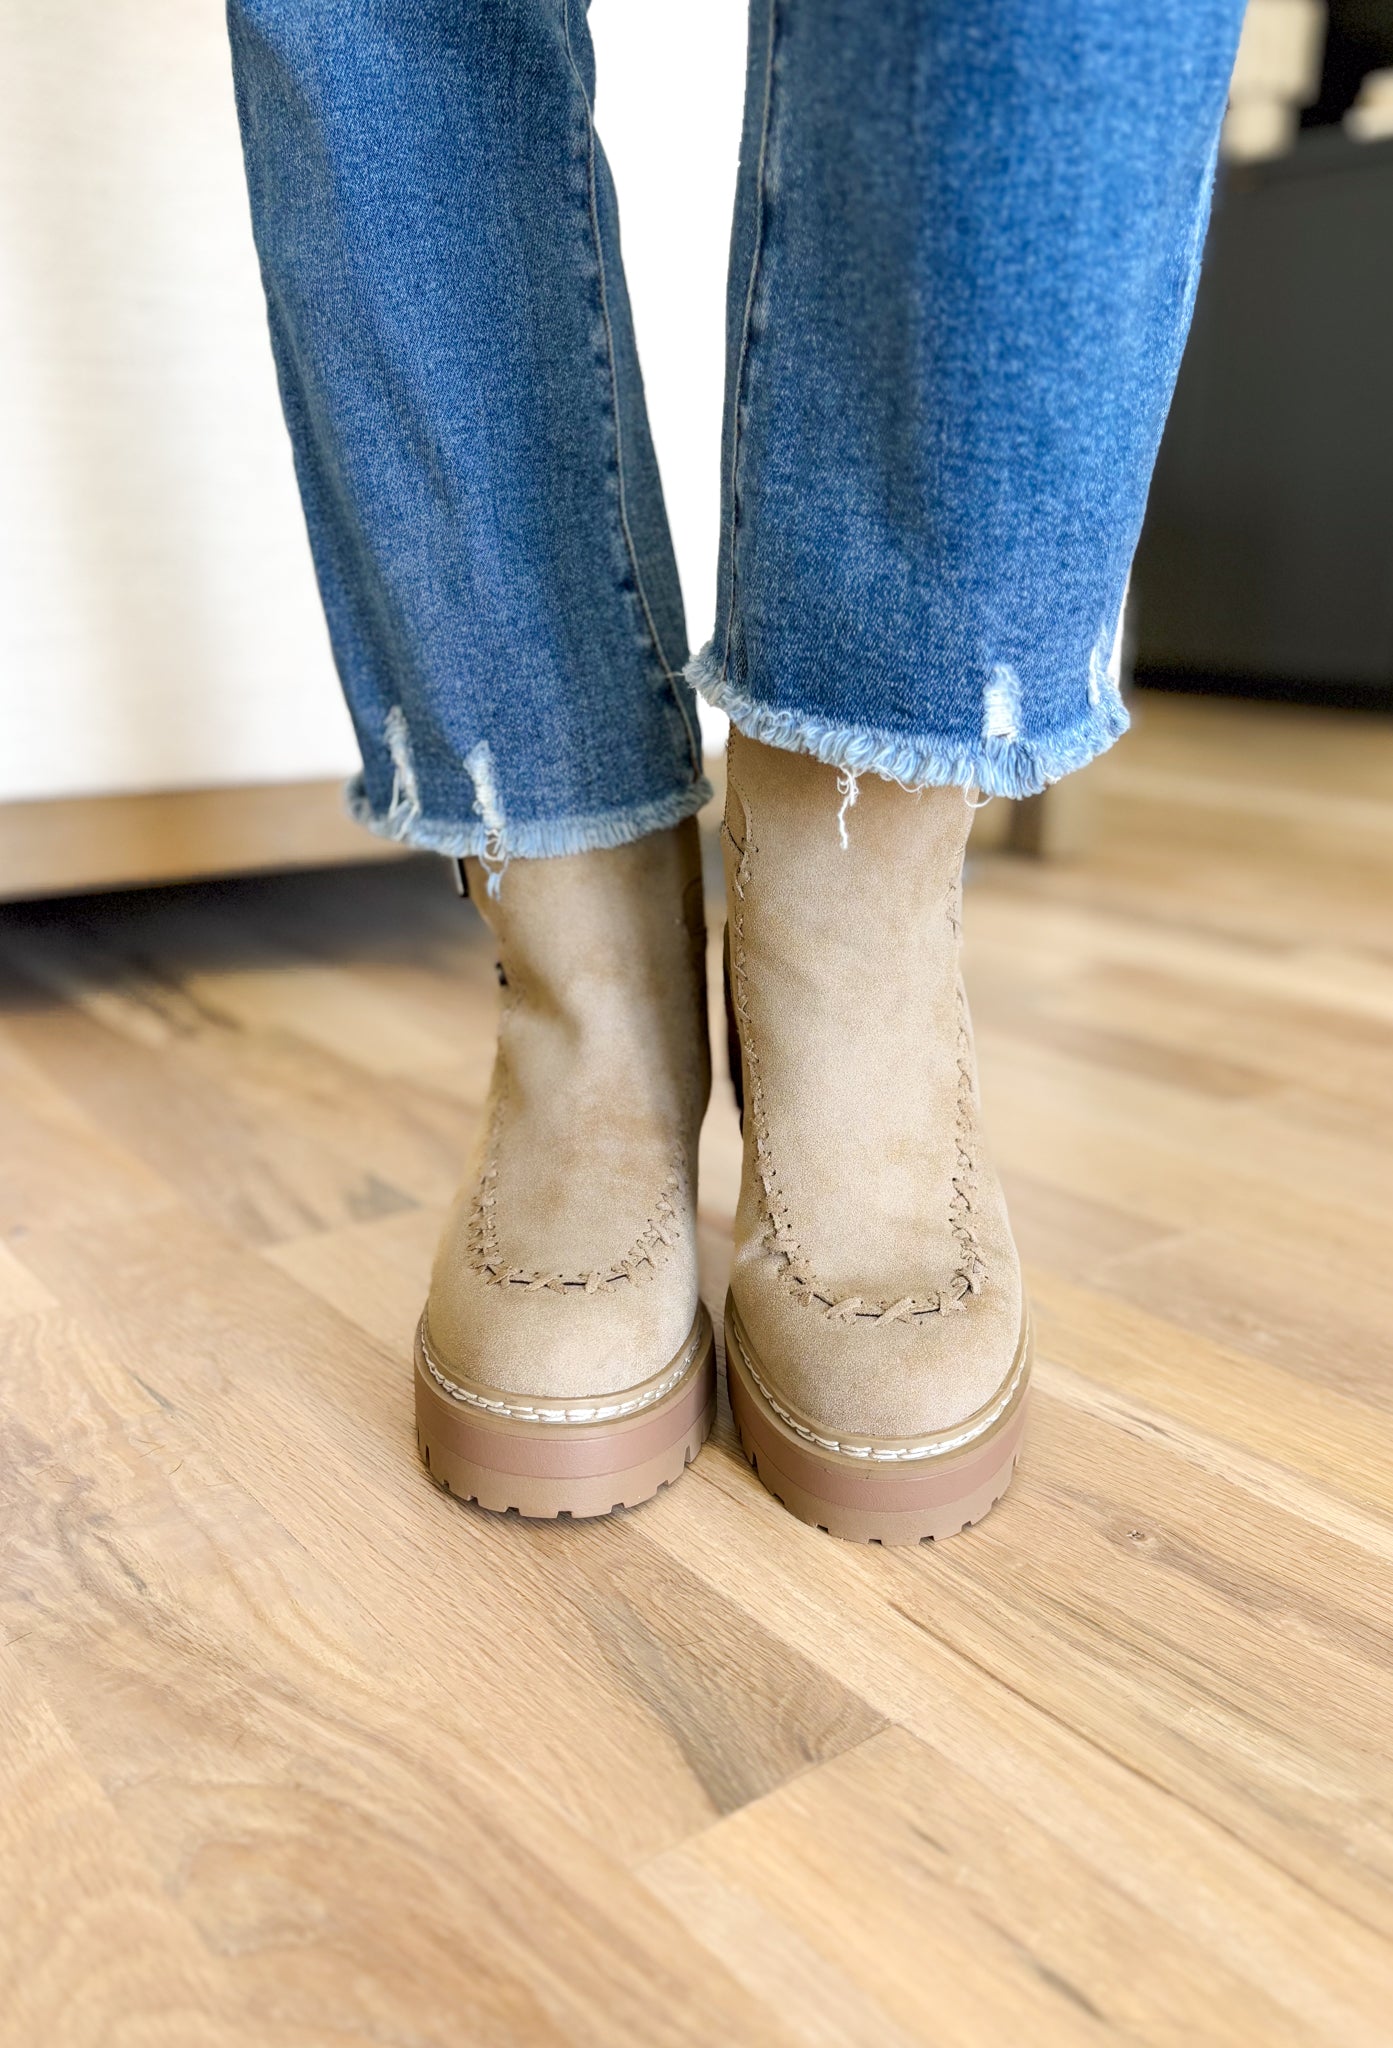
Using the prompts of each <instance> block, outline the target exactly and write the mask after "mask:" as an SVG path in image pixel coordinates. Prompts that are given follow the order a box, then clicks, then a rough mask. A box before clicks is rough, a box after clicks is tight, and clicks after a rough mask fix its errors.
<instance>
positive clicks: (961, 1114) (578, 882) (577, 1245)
mask: <svg viewBox="0 0 1393 2048" xmlns="http://www.w3.org/2000/svg"><path fill="white" fill-rule="evenodd" d="M843 788H844V786H843ZM839 814H840V815H839ZM970 822H971V814H970V812H969V809H968V807H967V804H966V803H965V801H964V797H963V792H962V791H961V790H956V789H941V790H924V791H917V792H911V791H907V790H904V789H902V788H901V787H899V786H898V785H897V784H895V783H891V782H887V781H884V780H881V779H880V778H877V777H873V776H869V775H868V776H866V777H865V778H864V779H863V780H862V781H861V783H860V786H859V790H857V791H856V804H855V809H854V811H852V810H849V809H848V807H847V806H846V804H845V803H844V802H843V800H842V795H841V794H839V789H838V778H837V773H836V771H835V769H832V768H828V767H824V766H823V765H821V764H820V763H818V762H816V761H812V760H810V759H808V758H807V757H806V756H803V755H799V754H793V753H788V752H785V751H782V750H778V749H774V748H770V747H766V746H762V745H761V744H759V743H758V742H757V741H754V740H749V739H746V738H745V737H744V736H743V735H741V734H739V733H734V732H733V733H732V735H731V745H730V755H729V764H728V781H727V802H726V813H725V825H724V831H723V839H724V842H725V864H726V892H727V911H728V914H727V926H726V973H727V1008H728V1016H729V1019H730V1025H731V1072H732V1078H733V1079H735V1081H736V1087H737V1095H738V1096H739V1097H740V1099H741V1102H742V1120H743V1129H744V1161H743V1170H742V1178H741V1188H740V1199H739V1205H738V1209H737V1213H736V1219H735V1247H734V1259H733V1264H732V1270H731V1283H730V1292H729V1295H728V1297H727V1301H726V1307H725V1353H726V1374H727V1381H728V1385H729V1390H730V1402H731V1409H732V1413H733V1415H734V1419H735V1424H736V1427H737V1429H738V1431H739V1435H740V1442H741V1445H742V1447H743V1449H744V1452H745V1455H746V1456H747V1458H748V1459H749V1460H750V1462H751V1464H752V1465H753V1466H754V1467H755V1470H756V1472H757V1473H758V1476H759V1478H760V1480H761V1481H762V1482H763V1484H764V1485H765V1487H766V1488H767V1489H768V1490H769V1492H770V1493H772V1494H774V1495H775V1496H776V1497H777V1498H778V1499H779V1500H781V1501H782V1503H783V1504H784V1506H785V1507H786V1508H788V1509H789V1510H790V1511H791V1512H792V1513H793V1514H795V1515H797V1516H798V1517H799V1518H800V1519H801V1520H803V1521H805V1522H808V1523H811V1524H813V1525H815V1526H817V1527H819V1528H822V1529H826V1530H827V1531H829V1532H830V1533H831V1534H832V1535H835V1536H842V1537H847V1538H851V1539H854V1540H858V1541H861V1542H881V1543H914V1542H919V1541H921V1540H923V1539H924V1538H926V1537H940V1538H941V1537H943V1536H947V1535H952V1534H954V1533H955V1532H956V1531H958V1530H959V1529H961V1528H963V1527H965V1526H966V1525H967V1524H969V1523H971V1522H974V1521H977V1520H979V1519H980V1518H981V1517H982V1516H983V1515H984V1514H985V1513H986V1512H987V1510H988V1509H989V1508H990V1507H991V1506H992V1504H993V1503H994V1502H995V1501H996V1500H997V1499H999V1498H1000V1496H1001V1494H1002V1493H1003V1492H1004V1491H1005V1489H1006V1487H1007V1485H1008V1483H1009V1481H1010V1478H1011V1474H1012V1471H1013V1470H1014V1467H1015V1462H1016V1458H1017V1455H1018V1453H1019V1449H1020V1442H1021V1432H1022V1427H1023V1424H1024V1417H1025V1400H1026V1390H1027V1380H1028V1376H1029V1369H1030V1337H1029V1322H1028V1317H1027V1314H1026V1309H1025V1303H1024V1297H1023V1293H1022V1287H1021V1275H1020V1264H1019V1260H1018V1258H1017V1255H1016V1249H1015V1245H1014V1243H1013V1241H1012V1237H1011V1230H1010V1225H1009V1223H1008V1221H1007V1216H1006V1208H1005V1203H1004V1201H1003V1198H1002V1193H1001V1187H1000V1184H999V1182H998V1180H997V1178H996V1175H995V1173H994V1172H993V1170H992V1167H991V1165H990V1163H989V1161H988V1158H987V1156H986V1153H985V1150H984V1147H983V1142H982V1136H981V1130H980V1116H979V1103H978V1093H977V1082H976V1071H975V1062H974V1055H973V1046H972V1032H971V1025H970V1022H969V1018H968V1012H967V1004H966V1000H965V997H964V994H963V987H962V980H961V974H960V968H959V951H960V931H961V903H962V864H963V853H964V848H965V845H966V841H967V832H968V826H969V824H970ZM844 837H845V841H846V843H845V844H843V838H844ZM469 869H470V884H471V894H472V895H473V898H474V901H475V902H476V904H477V905H478V907H479V909H480V911H481V912H482V914H483V916H484V918H485V920H486V921H487V923H488V924H489V926H490V928H491V930H492V932H493V935H494V938H495V941H496V944H497V948H498V956H499V980H500V982H501V984H502V1015H501V1018H500V1024H499V1036H498V1054H497V1060H496V1063H495V1066H494V1073H493V1081H492V1085H491V1088H490V1093H489V1101H488V1105H487V1110H486V1114H485V1118H484V1125H483V1129H482V1132H481V1136H480V1140H479V1144H478V1147H477V1149H476V1152H475V1155H474V1157H473V1159H472V1161H471V1163H470V1168H469V1171H468V1174H467V1176H466V1180H465V1184H464V1187H463V1188H462V1190H461V1192H460V1195H459V1197H458V1199H457V1201H456V1203H455V1206H454V1208H453V1210H452V1212H451V1215H450V1218H449V1221H448V1223H447V1225H446V1228H445V1233H444V1236H443V1238H442V1240H441V1244H440V1249H439V1252H438V1254H437V1256H436V1262H435V1269H434V1273H433V1275H432V1279H431V1286H430V1294H429V1298H428V1300H427V1303H426V1307H425V1311H424V1313H423V1315H422V1317H421V1322H420V1326H419V1330H418V1333H417V1339H416V1416H417V1431H418V1437H419V1441H420V1446H421V1454H422V1456H423V1458H424V1459H425V1461H426V1463H427V1464H428V1466H429V1468H430V1471H431V1474H432V1476H433V1477H434V1478H435V1479H436V1480H438V1481H439V1482H440V1483H441V1484H442V1485H444V1486H447V1487H448V1488H449V1489H450V1491H451V1492H453V1493H455V1494H458V1495H460V1496H461V1497H462V1498H464V1499H467V1500H474V1501H477V1502H478V1503H479V1505H480V1506H481V1507H485V1508H491V1509H495V1510H506V1509H508V1508H516V1509H517V1510H518V1511H519V1512H520V1513H522V1514H524V1515H538V1516H554V1515H558V1514H570V1515H574V1516H585V1515H598V1514H607V1513H609V1512H610V1510H611V1509H613V1508H615V1507H619V1506H624V1507H632V1506H634V1505H636V1504H637V1503H638V1502H640V1501H643V1500H646V1499H648V1498H649V1497H650V1496H651V1495H653V1494H655V1493H656V1492H657V1491H658V1490H659V1488H660V1487H662V1486H664V1485H665V1484H667V1483H668V1482H669V1481H671V1480H673V1479H676V1478H677V1477H678V1476H679V1475H680V1474H681V1472H682V1471H683V1469H684V1467H685V1466H686V1465H688V1464H690V1462H691V1460H692V1459H693V1458H694V1457H695V1456H696V1454H697V1452H698V1450H699V1449H700V1448H701V1445H702V1444H703V1442H704V1441H705V1439H706V1437H707V1435H708V1433H709V1431H710V1429H711V1426H712V1422H713V1420H714V1417H715V1410H716V1368H715V1345H714V1340H713V1334H712V1328H711V1319H710V1317H709V1315H708V1314H707V1311H706V1309H705V1307H704V1306H703V1304H702V1301H701V1298H700V1294H699V1292H698V1285H697V1246H696V1176H697V1141H698V1135H699V1132H700V1128H701V1120H702V1116H703V1114H704V1112H705V1108H706V1103H707V1098H708V1095H709V1093H710V1083H711V1072H710V1058H709V1052H708V1046H707V1024H706V973H705V917H704V912H703V897H702V879H701V859H700V848H699V844H698V838H697V830H696V825H695V822H694V821H692V820H688V821H687V822H686V823H685V824H683V825H681V826H678V827H676V828H675V829H674V830H671V831H667V832H660V833H654V834H652V835H650V836H649V837H647V838H644V839H640V840H637V841H635V842H634V843H633V844H631V845H628V846H622V847H617V848H614V849H612V850H606V851H600V852H594V853H585V854H579V855H575V856H571V857H563V858H559V859H550V860H533V861H517V862H514V863H513V864H512V865H510V866H509V867H508V868H507V870H506V872H505V873H504V875H503V877H502V883H501V887H500V889H499V891H498V894H497V895H496V896H490V894H489V893H488V890H487V889H486V888H485V887H484V886H483V881H484V878H483V876H482V874H481V873H480V871H479V869H478V867H477V864H475V863H469Z"/></svg>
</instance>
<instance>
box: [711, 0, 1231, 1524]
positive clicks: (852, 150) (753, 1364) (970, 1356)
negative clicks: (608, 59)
mask: <svg viewBox="0 0 1393 2048" xmlns="http://www.w3.org/2000/svg"><path fill="white" fill-rule="evenodd" d="M1241 13H1242V7H1241V4H1240V0H1161V4H1159V5H1156V6H1140V7H1139V6H1136V5H1134V4H1130V0H1068V4H1060V0H882V4H879V5H877V6H874V7H871V6H866V5H862V4H859V0H820V4H817V5H811V4H806V0H754V4H753V15H752V35H751V50H750V83H749V100H748V115H747V123H746V131H745V138H744V146H743V152H742V163H741V176H740V200H739V208H738V214H737V222H736V232H735V238H734V247H733V254H732V267H731V291H730V313H729V344H730V368H729V382H728V390H727V415H726V428H725V469H724V485H725V522H724V525H725V530H724V536H723V550H722V588H721V593H720V601H719V609H718V615H717V619H716V628H715V633H714V635H713V637H712V639H711V641H710V643H709V644H708V646H707V647H706V648H705V650H704V651H703V653H702V654H701V655H700V656H699V657H698V658H697V660H696V661H695V662H694V663H693V664H692V665H691V667H690V669H689V673H690V674H691V675H692V676H693V678H694V680H695V681H696V682H697V684H698V687H699V688H700V689H701V690H703V691H704V693H705V694H706V695H707V696H708V697H710V698H711V700H712V701H713V702H714V703H716V704H718V705H721V706H723V707H724V708H725V710H727V711H728V712H729V714H730V716H731V719H732V721H733V724H734V726H735V728H736V730H735V733H734V734H733V737H732V744H731V751H730V761H729V801H728V804H727V810H726V828H727V830H726V838H727V881H728V891H729V901H730V956H731V966H732V984H733V986H732V997H733V1014H734V1020H735V1024H736V1027H737V1034H738V1041H739V1050H738V1064H739V1066H740V1069H741V1076H742V1080H743V1088H744V1107H745V1169H744V1178H743V1185H742V1192H741V1199H740V1207H739V1214H738V1217H737V1225H736V1253H735V1263H734V1268H733V1275H732V1287H731V1297H730V1302H729V1304H728V1313H727V1325H726V1349H727V1360H728V1365H729V1370H730V1381H731V1398H732V1405H733V1407H734V1409H735V1413H736V1419H737V1422H738V1423H739V1426H740V1430H741V1435H742V1438H743V1440H744V1443H745V1447H746V1449H747V1451H748V1452H749V1454H750V1455H751V1456H752V1457H753V1458H755V1459H757V1461H758V1466H759V1471H760V1476H761V1477H762V1478H763V1479H764V1481H765V1483H766V1485H768V1486H769V1487H770V1488H771V1490H772V1491H774V1492H776V1493H778V1494H779V1495H780V1496H781V1498H782V1499H783V1500H784V1501H785V1503H786V1504H787V1505H788V1506H789V1507H790V1508H792V1509H793V1510H794V1511H795V1512H796V1513H798V1514H800V1515H802V1516H803V1517H804V1518H805V1519H807V1520H809V1521H812V1522H816V1523H821V1524H823V1525H824V1526H826V1527H828V1528H830V1529H832V1530H833V1531H835V1532H836V1533H839V1534H842V1535H847V1536H852V1537H860V1538H863V1539H864V1538H871V1539H874V1540H881V1541H887V1542H889V1541H902V1540H917V1539H918V1538H920V1537H923V1536H927V1535H933V1536H941V1535H944V1534H949V1533H952V1531H953V1530H955V1529H957V1528H959V1527H961V1526H962V1525H963V1524H964V1523H966V1522H968V1521H972V1520H975V1519H977V1518H978V1517H979V1516H980V1515H981V1514H983V1513H985V1512H986V1510H987V1508H989V1507H990V1506H991V1504H992V1502H993V1501H994V1500H995V1499H996V1498H997V1497H998V1495H999V1494H1000V1493H1001V1492H1002V1490H1003V1489H1004V1487H1005V1486H1006V1484H1007V1482H1008V1480H1009V1478H1010V1475H1011V1471H1012V1469H1013V1466H1014V1462H1015V1458H1016V1454H1017V1450H1018V1446H1019V1442H1020V1432H1021V1425H1022V1420H1023V1405H1024V1396H1025V1387H1026V1380H1027V1376H1028V1371H1029V1349H1030V1347H1029V1327H1028V1320H1027V1318H1026V1315H1025V1310H1024V1304H1023V1301H1022V1295H1021V1281H1020V1267H1019V1261H1018V1259H1017V1257H1016V1252H1015V1247H1014V1245H1013V1243H1012V1238H1011V1232H1010V1226H1009V1223H1008V1220H1007V1217H1006V1211H1005V1206H1004V1203H1003V1201H1002V1196H1001V1190H1000V1186H999V1183H998V1181H997V1179H996V1176H995V1174H994V1173H993V1171H992V1168H991V1165H990V1162H989V1159H988V1157H987V1154H986V1150H985V1147H984V1145H983V1142H982V1135H981V1130H980V1123H979V1112H978V1100H977V1089H976V1080H975V1072H974V1062H973V1052H972V1039H971V1030H970V1025H969V1022H968V1017H967V1010H966V1005H965V1002H964V999H963V995H962V989H961V983H960V981H959V977H958V970H957V956H958V930H959V920H960V901H961V898H960V877H961V866H962V855H963V849H964V844H965V841H966V838H967V827H968V823H969V816H970V814H969V811H968V809H967V805H966V802H965V799H964V793H963V792H964V787H965V786H975V787H976V788H978V789H981V790H985V791H989V792H999V793H1002V794H1006V795H1022V794H1025V793H1027V792H1030V791H1035V790H1038V789H1040V788H1042V787H1043V786H1044V785H1045V784H1046V783H1047V782H1049V781H1051V780H1053V779H1054V778H1056V777H1057V776H1059V775H1062V774H1064V773H1065V772H1067V771H1068V770H1070V769H1073V768H1077V767H1079V766H1080V765H1082V764H1083V763H1084V762H1086V761H1087V760H1089V759H1090V758H1091V757H1092V756H1093V755H1094V754H1096V753H1098V752H1099V751H1100V750H1101V749H1102V748H1104V747H1106V746H1108V745H1109V744H1110V743H1111V742H1112V741H1113V740H1114V739H1115V738H1116V737H1117V736H1118V734H1119V733H1120V732H1121V731H1122V729H1123V727H1124V726H1125V724H1126V714H1125V711H1124V709H1123V706H1122V702H1121V699H1120V697H1119V695H1118V690H1117V673H1116V654H1117V645H1118V635H1119V620H1120V615H1121V611H1122V604H1123V597H1124V592H1125V588H1126V581H1127V574H1128V569H1129V565H1130V562H1131V558H1132V553H1133V549H1134V547H1135V544H1136V539H1137V534H1138V530H1139V527H1140V524H1141V517H1142V510H1143V507H1144V504H1145V499H1146V492H1147V487H1148V484H1149V481H1150V475H1151V468H1152V463H1153V460H1154V457H1155V453H1156V447H1157V442H1158V440H1159V436H1160V431H1161V426H1162V423H1163V420H1164V417H1165V412H1166V408H1167V405H1168V403H1169V399H1170V394H1171V387H1172V383H1173V380H1174V376H1175V372H1176V368H1177V365H1178V361H1179V356H1180V351H1181V347H1182V344H1183V341H1184V338H1185V332H1186V327H1187V324H1188V320H1189V315H1190V308H1191V303H1192V300H1193V295H1194V289H1195V283H1196V276H1197V272H1198V267H1199V259H1200V251H1201V245H1202V241H1203V234H1204V227H1205V221H1206V216H1207V211H1208V204H1209V191H1210V183H1211V178H1212V173H1213V165H1214V158H1215V152H1216V147H1217V140H1218V131H1219V124H1220V120H1221V118H1222V113H1223V107H1224V99H1225V90H1226V85H1227V80H1228V75H1229V71H1230V69H1231V66H1232V60H1233V54H1234V49H1235V47H1236V42H1237V36H1238V28H1239V20H1240V16H1241ZM858 777H859V783H858Z"/></svg>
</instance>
